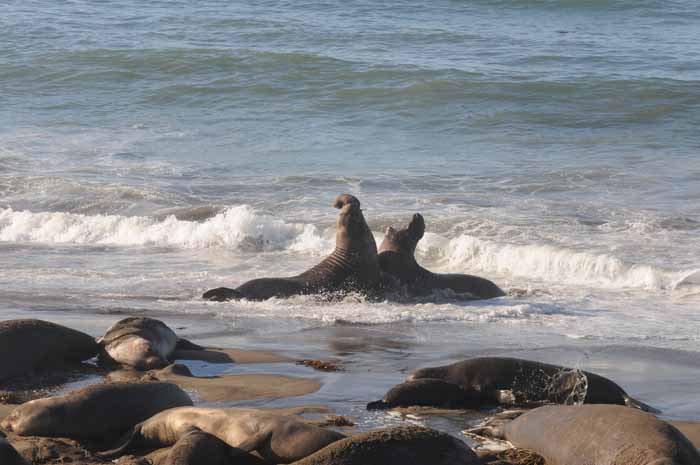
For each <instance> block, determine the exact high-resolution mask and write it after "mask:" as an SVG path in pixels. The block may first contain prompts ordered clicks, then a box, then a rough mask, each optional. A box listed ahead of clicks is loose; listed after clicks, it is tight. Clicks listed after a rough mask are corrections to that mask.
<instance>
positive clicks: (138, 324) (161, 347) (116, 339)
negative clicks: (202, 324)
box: [97, 317, 203, 370]
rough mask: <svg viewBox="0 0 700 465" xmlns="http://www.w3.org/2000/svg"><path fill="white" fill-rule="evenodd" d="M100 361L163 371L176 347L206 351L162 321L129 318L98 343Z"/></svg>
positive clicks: (116, 325)
mask: <svg viewBox="0 0 700 465" xmlns="http://www.w3.org/2000/svg"><path fill="white" fill-rule="evenodd" d="M97 342H98V343H99V344H100V347H101V352H100V360H101V361H102V362H107V363H116V364H119V365H125V366H129V367H134V368H136V369H137V370H150V369H153V368H162V367H164V366H167V365H168V364H169V363H170V358H171V357H172V355H173V353H174V351H175V349H176V348H180V349H193V348H194V349H203V347H199V346H197V345H195V344H192V343H191V342H189V341H187V340H185V339H179V338H178V337H177V335H176V334H175V332H174V331H173V330H172V329H170V328H169V327H168V326H167V325H166V324H165V323H163V322H162V321H160V320H155V319H153V318H146V317H129V318H124V319H123V320H120V321H117V322H116V323H114V324H113V325H112V326H111V327H110V328H109V329H107V332H106V333H105V335H104V336H103V337H101V338H100V339H99V340H98V341H97Z"/></svg>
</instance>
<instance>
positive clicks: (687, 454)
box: [472, 405, 700, 465]
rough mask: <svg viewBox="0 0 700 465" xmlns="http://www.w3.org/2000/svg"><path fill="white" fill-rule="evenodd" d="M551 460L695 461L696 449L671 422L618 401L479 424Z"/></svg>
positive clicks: (656, 464)
mask: <svg viewBox="0 0 700 465" xmlns="http://www.w3.org/2000/svg"><path fill="white" fill-rule="evenodd" d="M480 431H481V432H482V433H489V434H490V435H492V436H495V437H497V438H501V439H506V440H507V441H509V442H511V443H512V444H513V445H514V446H515V447H518V448H522V449H529V450H531V451H533V452H535V453H537V454H538V455H541V456H542V457H544V459H545V460H546V462H547V464H549V465H589V464H593V463H594V464H596V465H623V464H624V465H691V464H692V465H695V464H699V463H700V453H698V451H697V450H696V449H695V447H693V445H692V444H691V443H690V441H688V439H687V438H686V437H685V436H683V434H682V433H681V432H680V431H678V430H677V429H676V428H675V427H673V426H671V425H670V424H668V423H666V422H665V421H662V420H659V419H658V418H656V417H655V416H654V415H652V414H649V413H644V412H640V411H639V410H634V409H629V408H625V407H622V406H618V405H574V406H568V405H549V406H545V407H540V408H536V409H534V410H531V411H529V412H526V413H524V414H523V415H521V416H519V417H518V418H516V419H515V420H513V421H511V422H509V423H506V424H505V425H502V426H500V427H496V428H491V427H488V426H487V427H485V428H477V429H475V430H472V433H474V432H476V433H477V434H478V433H479V432H480Z"/></svg>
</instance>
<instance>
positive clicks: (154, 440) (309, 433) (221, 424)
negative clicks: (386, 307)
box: [100, 407, 345, 463]
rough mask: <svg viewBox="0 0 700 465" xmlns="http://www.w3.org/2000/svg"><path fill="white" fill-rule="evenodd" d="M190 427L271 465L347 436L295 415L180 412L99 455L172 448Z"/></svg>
mask: <svg viewBox="0 0 700 465" xmlns="http://www.w3.org/2000/svg"><path fill="white" fill-rule="evenodd" d="M194 428H196V429H199V430H200V431H203V432H205V433H208V434H211V435H212V436H216V437H217V438H219V439H220V440H222V441H223V442H225V443H226V444H228V445H229V446H231V447H234V448H236V449H240V450H241V451H243V452H252V451H257V452H258V453H259V454H260V455H261V456H262V457H263V458H264V459H265V460H267V461H269V462H270V463H291V462H294V461H295V460H299V459H301V458H303V457H306V456H307V455H310V454H312V453H314V452H316V451H317V450H319V449H321V448H323V447H325V446H327V445H328V444H330V443H332V442H335V441H337V440H339V439H342V438H344V437H345V436H343V435H342V434H340V433H337V432H335V431H331V430H326V429H324V428H319V427H318V426H313V425H310V424H308V423H305V422H304V421H302V420H301V419H299V418H297V417H294V416H287V415H278V414H274V413H271V412H266V411H261V410H255V409H244V408H225V409H223V408H222V409H217V408H203V407H181V408H174V409H170V410H166V411H164V412H161V413H159V414H158V415H155V416H153V417H151V418H149V419H148V420H146V421H144V422H142V423H140V424H138V425H136V426H135V427H134V428H133V429H132V431H131V433H130V434H129V435H128V437H127V438H126V440H125V441H124V443H123V444H122V445H121V446H119V447H117V448H116V449H114V450H111V451H106V452H103V453H101V454H100V456H101V457H116V456H119V455H123V454H124V453H126V452H127V451H129V450H131V448H132V447H137V448H138V447H164V446H171V445H173V444H175V443H176V442H177V441H178V440H179V439H180V438H182V437H183V436H184V435H185V434H188V433H189V432H191V431H192V429H194Z"/></svg>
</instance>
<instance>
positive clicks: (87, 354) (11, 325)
mask: <svg viewBox="0 0 700 465" xmlns="http://www.w3.org/2000/svg"><path fill="white" fill-rule="evenodd" d="M97 351H98V347H97V343H95V340H94V339H93V338H92V337H91V336H88V335H87V334H84V333H81V332H80V331H76V330H74V329H70V328H66V327H65V326H61V325H57V324H54V323H49V322H48V321H42V320H32V319H26V320H8V321H2V322H0V354H3V355H6V354H11V356H4V357H3V360H2V362H0V381H2V380H6V379H10V378H13V377H16V376H19V375H28V374H31V372H32V371H34V370H40V369H44V368H47V369H51V368H55V366H56V365H64V364H70V363H80V362H82V361H84V360H88V359H90V358H92V357H94V356H95V355H97Z"/></svg>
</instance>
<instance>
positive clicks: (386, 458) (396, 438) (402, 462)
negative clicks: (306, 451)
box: [294, 426, 480, 465]
mask: <svg viewBox="0 0 700 465" xmlns="http://www.w3.org/2000/svg"><path fill="white" fill-rule="evenodd" d="M479 463H480V462H479V459H478V458H477V456H476V454H474V451H472V450H471V449H470V448H469V446H467V445H466V444H465V443H464V442H462V441H460V440H459V439H457V438H455V437H453V436H450V435H449V434H446V433H441V432H439V431H435V430H433V429H429V428H423V427H419V426H401V427H396V428H387V429H383V430H377V431H370V432H368V433H363V434H358V435H356V436H352V437H349V438H346V439H343V440H340V441H338V442H334V443H333V444H331V445H329V446H327V447H325V448H323V449H321V450H319V451H318V452H316V453H314V454H312V455H310V456H308V457H306V458H304V459H302V460H300V461H298V462H295V464H294V465H406V464H411V465H456V464H459V465H477V464H479Z"/></svg>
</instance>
